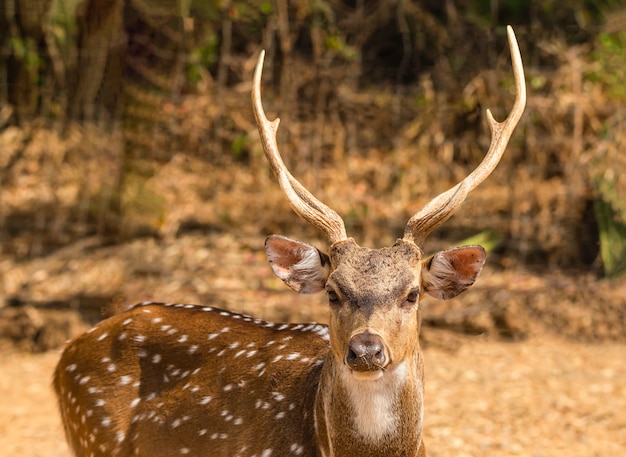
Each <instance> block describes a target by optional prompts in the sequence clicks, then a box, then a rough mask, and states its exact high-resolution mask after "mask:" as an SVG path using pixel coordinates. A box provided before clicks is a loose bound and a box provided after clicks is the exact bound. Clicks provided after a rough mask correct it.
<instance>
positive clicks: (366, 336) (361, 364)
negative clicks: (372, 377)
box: [345, 332, 389, 374]
mask: <svg viewBox="0 0 626 457" xmlns="http://www.w3.org/2000/svg"><path fill="white" fill-rule="evenodd" d="M387 352H388V351H386V348H385V343H384V341H383V339H382V338H381V337H380V336H378V335H376V334H373V333H369V332H364V333H359V334H356V335H354V336H353V337H352V338H350V341H349V343H348V350H347V353H346V359H345V362H346V365H348V366H349V367H350V368H351V369H352V370H353V372H357V373H367V372H377V371H380V372H381V374H382V369H383V368H385V367H386V366H387V364H388V363H389V358H388V357H387V356H386V353H387Z"/></svg>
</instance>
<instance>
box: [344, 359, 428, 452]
mask: <svg viewBox="0 0 626 457" xmlns="http://www.w3.org/2000/svg"><path fill="white" fill-rule="evenodd" d="M340 373H341V374H340V379H341V382H342V383H343V385H344V387H345V389H346V391H347V392H348V397H349V399H350V402H351V403H352V408H353V410H354V426H355V429H356V431H357V432H358V433H360V434H361V436H362V437H363V438H365V439H368V440H370V441H374V442H376V441H379V440H381V439H382V438H383V437H384V436H385V435H389V434H391V433H393V431H394V430H396V428H397V426H398V421H399V420H400V417H399V416H398V414H397V398H398V395H400V390H401V389H402V386H403V385H404V383H405V382H407V380H408V376H407V366H406V363H405V362H401V363H399V364H398V365H396V366H394V367H393V368H392V369H388V370H386V371H385V373H384V374H383V376H381V377H379V378H378V379H374V380H361V379H357V377H355V376H354V375H353V374H352V370H350V369H349V368H348V367H347V366H345V365H342V366H341V368H340ZM419 391H420V392H421V389H419ZM418 425H419V426H420V427H421V424H418Z"/></svg>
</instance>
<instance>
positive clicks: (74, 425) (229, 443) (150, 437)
mask: <svg viewBox="0 0 626 457" xmlns="http://www.w3.org/2000/svg"><path fill="white" fill-rule="evenodd" d="M327 353H328V332H327V328H326V326H323V325H319V324H272V323H269V322H265V321H261V320H257V319H252V318H251V317H249V316H245V315H241V314H235V313H231V312H228V311H224V310H219V309H216V308H211V307H201V306H190V305H168V304H165V305H164V304H154V303H146V304H141V305H138V306H136V307H135V308H133V309H132V310H130V311H128V312H125V313H123V314H120V315H117V316H114V317H111V318H109V319H107V320H105V321H103V322H101V323H100V324H98V325H97V326H96V327H94V328H93V329H92V330H91V331H90V332H88V333H86V334H84V335H82V336H79V337H78V338H76V339H75V340H73V341H72V342H71V343H70V344H69V345H68V347H67V349H66V350H65V351H64V353H63V356H62V358H61V361H60V362H59V364H58V367H57V370H56V372H55V376H54V387H55V390H56V391H57V396H58V399H59V403H60V409H61V411H62V413H63V415H64V418H63V419H64V423H65V427H66V434H67V436H68V440H69V442H70V445H71V447H72V448H73V450H74V452H75V453H76V455H95V456H97V455H103V456H104V455H107V456H109V455H120V456H130V455H146V456H154V457H158V456H174V455H191V456H202V455H220V456H222V455H223V456H227V455H228V456H236V455H242V456H243V455H246V456H251V455H257V456H261V455H266V456H269V455H302V456H305V455H307V456H309V455H310V456H313V455H316V454H315V453H314V451H313V449H314V448H315V446H314V445H313V444H314V443H313V442H312V441H313V437H314V432H313V427H314V424H313V410H314V408H313V404H314V399H315V395H316V391H317V386H318V383H319V377H320V371H321V367H322V364H323V362H324V360H325V358H326V355H327ZM269 443H271V444H269Z"/></svg>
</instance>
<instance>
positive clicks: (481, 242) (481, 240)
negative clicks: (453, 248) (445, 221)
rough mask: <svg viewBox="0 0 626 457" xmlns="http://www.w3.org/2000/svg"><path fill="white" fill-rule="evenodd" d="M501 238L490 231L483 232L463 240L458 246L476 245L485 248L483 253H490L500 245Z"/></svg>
mask: <svg viewBox="0 0 626 457" xmlns="http://www.w3.org/2000/svg"><path fill="white" fill-rule="evenodd" d="M501 242H502V238H501V237H500V236H499V235H498V234H497V233H496V232H495V231H494V230H491V229H487V230H483V231H482V232H480V233H477V234H476V235H474V236H471V237H469V238H466V239H464V240H463V241H461V242H460V243H459V245H460V246H472V245H478V246H482V247H483V248H485V251H487V252H492V251H493V250H494V249H495V248H497V247H498V245H500V243H501Z"/></svg>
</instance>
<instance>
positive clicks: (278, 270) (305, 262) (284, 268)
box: [265, 235, 330, 294]
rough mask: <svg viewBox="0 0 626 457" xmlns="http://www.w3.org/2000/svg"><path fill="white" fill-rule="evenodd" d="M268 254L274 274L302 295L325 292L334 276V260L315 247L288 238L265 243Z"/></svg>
mask: <svg viewBox="0 0 626 457" xmlns="http://www.w3.org/2000/svg"><path fill="white" fill-rule="evenodd" d="M265 253H266V255H267V259H268V260H269V262H270V266H271V267H272V270H274V274H275V275H276V276H277V277H279V278H280V279H282V280H283V281H284V282H285V284H287V285H288V286H289V287H291V288H292V289H293V290H295V291H296V292H299V293H301V294H313V293H315V292H320V291H322V290H324V286H325V285H326V280H327V279H328V275H329V274H330V259H329V258H328V256H327V255H326V254H324V253H323V252H322V251H320V250H319V249H317V248H316V247H315V246H311V245H310V244H307V243H303V242H302V241H296V240H292V239H289V238H286V237H284V236H279V235H272V236H269V237H268V238H267V239H266V240H265Z"/></svg>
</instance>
